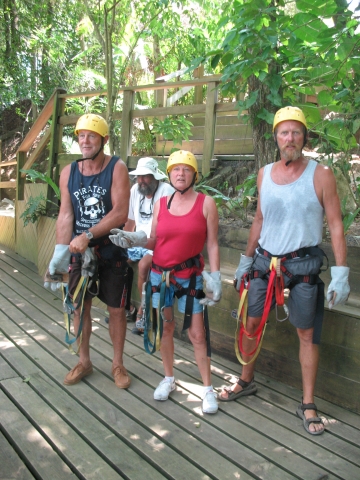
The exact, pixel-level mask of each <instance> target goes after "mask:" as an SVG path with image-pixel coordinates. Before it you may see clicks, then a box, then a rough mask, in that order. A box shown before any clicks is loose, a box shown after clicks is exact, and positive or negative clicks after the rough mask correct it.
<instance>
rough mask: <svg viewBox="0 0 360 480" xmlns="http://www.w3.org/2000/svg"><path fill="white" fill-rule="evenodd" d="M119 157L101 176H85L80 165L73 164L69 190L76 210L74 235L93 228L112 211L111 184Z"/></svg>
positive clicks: (114, 158)
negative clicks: (80, 169)
mask: <svg viewBox="0 0 360 480" xmlns="http://www.w3.org/2000/svg"><path fill="white" fill-rule="evenodd" d="M118 160H119V157H116V156H114V157H112V158H111V160H110V162H109V163H108V165H107V166H106V167H105V168H104V170H102V171H101V172H100V173H99V174H95V175H88V176H84V175H82V174H81V172H80V171H79V167H78V163H77V162H73V163H72V164H71V171H70V177H69V182H68V189H69V192H70V196H71V202H72V205H73V209H74V228H73V235H74V236H76V235H80V234H81V233H82V232H84V231H85V230H88V229H89V228H91V227H93V226H94V225H96V224H97V223H99V222H100V220H101V219H102V218H103V217H105V215H106V214H107V213H109V212H110V210H111V209H112V202H111V184H112V178H113V172H114V167H115V164H116V162H117V161H118Z"/></svg>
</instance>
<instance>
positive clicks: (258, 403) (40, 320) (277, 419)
mask: <svg viewBox="0 0 360 480" xmlns="http://www.w3.org/2000/svg"><path fill="white" fill-rule="evenodd" d="M14 265H17V263H16V264H14ZM6 270H7V272H8V273H7V275H9V278H6V279H4V280H5V286H8V285H9V286H10V287H11V286H13V287H12V288H14V289H15V290H14V292H15V293H16V294H15V295H14V293H10V292H8V291H6V289H5V286H4V289H3V288H2V287H1V288H0V292H1V295H5V296H6V297H9V298H11V301H12V302H13V304H14V305H16V307H14V308H11V309H10V308H9V307H7V306H6V304H4V303H2V305H1V306H0V308H1V311H5V312H6V313H7V314H8V315H9V318H11V319H14V321H16V322H17V323H18V325H19V326H21V328H22V329H26V330H27V331H28V332H29V334H30V335H31V337H33V338H34V339H35V340H37V341H38V342H39V343H40V344H41V345H44V346H45V347H47V348H48V351H49V352H51V353H52V354H53V353H54V352H56V349H54V348H53V345H50V344H49V343H48V340H47V337H48V335H47V334H46V333H45V332H44V327H45V328H46V331H48V332H49V335H51V338H56V337H57V334H56V330H55V329H58V328H59V327H58V326H56V325H54V320H55V319H56V318H55V315H54V313H51V310H53V311H54V305H53V304H51V303H50V304H49V307H48V308H50V307H51V309H50V310H49V312H48V313H49V316H48V320H46V317H45V316H41V315H39V313H36V315H35V318H36V319H37V324H33V325H31V324H30V323H29V324H28V325H27V324H26V321H27V320H26V318H24V316H23V314H22V312H26V313H27V314H28V313H29V301H31V304H32V305H33V307H34V308H35V307H36V311H37V312H38V311H39V310H38V309H39V306H40V307H41V308H44V307H43V306H44V305H45V299H46V298H47V297H49V298H52V295H51V293H50V292H46V291H45V290H43V289H41V288H39V284H40V279H39V284H38V283H37V282H33V283H32V284H31V285H30V286H31V292H33V294H29V293H27V294H26V290H27V288H26V287H27V284H28V283H29V282H28V280H27V279H26V278H24V283H23V285H24V292H23V295H24V296H23V297H22V298H21V297H19V294H20V293H22V292H21V288H19V283H18V281H17V282H16V280H18V279H21V277H20V276H19V273H16V274H15V273H13V270H14V268H11V267H10V266H9V267H8V268H7V269H6ZM10 276H11V277H12V278H13V279H14V283H13V284H12V282H11V281H10V280H11V279H10ZM34 283H35V284H34ZM36 285H37V286H36ZM35 286H36V288H37V289H38V292H40V291H43V292H44V295H43V298H36V297H35V294H36V292H37V290H36V289H35ZM45 293H46V294H45ZM24 302H27V303H24ZM53 303H54V302H53ZM19 305H22V307H20V309H19V307H18V306H19ZM58 308H59V314H60V309H61V305H60V302H59V305H58ZM19 313H20V315H19ZM180 320H181V319H180ZM48 322H50V324H49V323H48ZM1 325H2V328H3V327H4V322H3V321H2V320H1ZM61 331H62V329H61ZM14 335H16V336H18V333H16V331H15V332H14ZM59 338H60V342H61V338H62V334H61V335H60V337H59ZM19 342H20V343H19V348H25V349H27V348H28V341H22V339H20V340H19ZM129 342H131V343H130V344H129ZM141 343H142V339H141V338H140V337H137V336H131V335H130V338H128V340H127V346H126V352H127V353H126V359H125V364H126V365H127V366H128V369H129V371H130V373H131V375H132V376H133V378H134V379H137V380H138V382H136V381H135V380H134V381H133V385H132V387H131V389H130V391H129V393H130V394H131V395H133V394H134V395H135V396H136V398H138V399H139V402H141V404H143V403H144V402H148V404H149V406H151V408H153V404H154V402H153V400H152V389H153V388H154V386H156V384H157V382H158V381H159V378H161V376H162V365H161V362H160V359H159V356H158V355H156V356H154V357H150V356H148V355H144V354H143V353H142V345H141ZM136 345H138V347H139V348H138V349H136V348H135V347H136ZM92 348H93V349H94V356H93V361H94V364H95V365H96V368H97V369H98V368H99V369H100V370H99V371H101V372H102V374H103V376H102V377H100V378H102V379H104V381H105V382H106V380H105V377H106V376H108V377H109V376H110V375H109V373H107V372H108V369H109V363H110V362H111V347H110V346H109V344H108V340H107V331H106V328H104V325H101V324H98V325H97V328H96V330H95V331H94V334H93V340H92ZM62 350H63V349H62ZM5 351H7V352H8V353H9V354H10V353H11V352H13V351H14V349H6V350H5ZM96 352H98V353H96ZM27 353H28V356H29V358H32V357H37V356H38V353H37V351H33V352H32V351H30V350H29V351H28V352H27ZM56 355H57V356H58V357H59V355H61V350H60V351H59V352H58V353H57V354H56ZM104 355H105V356H106V358H107V360H106V361H105V360H104ZM59 358H60V357H59ZM61 358H62V359H65V363H67V362H68V360H66V357H65V356H62V357H61ZM139 362H140V363H142V365H143V367H141V366H139ZM22 363H23V362H21V361H20V360H19V362H18V368H19V365H21V364H22ZM212 363H213V372H214V379H213V383H214V385H215V386H217V387H218V386H220V385H221V384H223V383H224V379H225V378H226V379H228V380H231V379H232V375H236V374H237V373H238V371H239V366H237V365H236V364H230V363H229V362H228V363H227V362H226V360H224V359H221V362H219V361H216V362H215V361H214V358H213V362H212ZM229 365H230V366H229ZM98 366H99V367H98ZM52 371H53V365H50V364H49V373H50V374H51V372H52ZM54 375H55V373H54ZM256 375H257V382H258V377H259V378H260V381H259V393H258V394H257V395H256V396H255V397H252V398H248V399H241V400H240V401H239V402H233V403H231V404H221V405H220V411H223V412H224V413H225V414H226V418H225V419H224V418H220V419H219V425H215V427H216V429H217V430H216V432H215V431H214V432H211V431H210V430H204V429H206V428H207V426H208V425H209V423H211V425H212V426H213V427H214V421H216V420H217V417H218V415H216V416H215V417H216V418H213V417H212V418H210V419H208V418H205V419H201V421H200V423H201V425H200V427H199V428H197V429H196V435H197V434H198V436H199V437H198V438H199V440H200V441H201V442H202V441H203V439H204V438H206V441H208V438H211V439H214V442H216V441H218V442H221V447H220V448H221V449H223V451H224V452H228V455H229V456H230V457H231V458H234V457H233V455H232V453H231V452H232V451H233V450H232V449H234V451H235V452H236V451H239V450H241V451H242V452H243V448H244V446H245V447H246V448H247V447H249V446H250V447H251V448H254V449H255V451H256V452H266V455H265V456H266V458H269V456H270V455H271V454H273V458H272V459H270V461H271V462H274V461H275V463H276V464H278V462H279V452H281V460H280V462H281V467H282V468H285V470H286V468H287V465H291V466H292V468H293V470H289V471H294V472H295V474H296V475H297V473H296V472H299V471H301V472H306V473H305V474H304V476H303V477H302V478H319V477H320V475H325V474H327V473H328V472H329V478H334V475H336V476H337V477H338V478H339V476H340V478H357V477H356V475H357V474H358V471H357V470H356V469H355V470H352V472H350V470H349V468H350V467H349V465H348V463H347V462H352V463H353V464H354V465H355V466H358V465H359V458H360V456H359V448H358V446H357V445H358V442H357V441H356V438H359V429H358V430H356V429H355V428H354V425H356V421H357V422H358V424H359V426H360V422H359V418H360V417H359V416H355V415H354V414H351V412H346V411H345V412H344V411H343V410H341V414H342V415H344V418H345V416H346V415H349V418H348V419H347V421H348V425H343V424H342V422H339V420H338V417H337V416H336V415H334V416H333V417H329V418H328V419H327V420H328V424H327V430H328V431H327V432H326V434H325V435H324V436H322V437H321V439H320V445H318V443H319V439H314V438H313V437H309V436H308V435H307V434H306V433H305V431H304V430H303V428H302V426H301V421H300V420H299V419H297V418H296V416H295V415H294V410H295V408H296V405H297V403H298V402H299V400H300V398H301V392H300V391H298V390H297V391H295V390H292V389H289V388H288V387H285V386H283V387H282V388H283V391H282V392H281V393H280V394H277V393H276V392H277V389H276V385H278V384H277V383H276V382H271V381H269V378H268V377H262V376H261V375H260V374H259V373H258V372H257V374H256ZM198 376H199V374H198V371H197V368H196V366H195V365H194V362H193V353H192V350H191V349H190V348H188V347H187V345H185V346H182V347H180V346H179V343H178V342H176V378H177V379H180V380H178V385H179V388H178V391H177V392H176V397H172V400H171V402H166V404H163V403H160V404H159V403H157V402H155V408H156V409H157V410H158V412H161V413H166V416H168V418H175V417H174V415H173V410H176V412H177V414H178V415H180V413H179V412H178V410H179V408H180V409H183V408H185V409H189V411H188V413H189V412H193V414H194V415H196V410H197V408H198V405H199V380H198ZM55 377H56V375H55ZM59 377H60V378H61V375H59ZM97 378H99V377H97ZM93 379H95V380H96V377H95V375H94V376H92V377H89V383H90V384H91V385H93V384H92V381H93ZM60 381H61V380H60ZM82 383H85V382H82ZM225 383H227V382H225ZM144 384H145V386H146V385H147V388H145V390H144ZM76 388H77V387H76ZM135 389H138V390H137V391H136V393H134V391H133V390H135ZM97 390H98V391H101V392H105V391H106V392H107V391H108V388H107V387H106V385H105V384H104V385H102V384H99V385H98V386H97ZM178 392H179V393H180V395H178ZM114 395H115V396H116V397H118V395H119V393H118V391H117V392H116V393H114ZM126 398H128V397H126ZM130 401H131V400H129V402H130ZM123 402H124V400H123V399H121V400H119V404H120V405H121V406H123V405H124V403H123ZM316 402H317V403H319V402H318V399H316ZM168 404H170V406H172V410H168V408H169V405H168ZM320 404H321V403H320ZM126 405H127V404H126ZM191 405H194V407H193V408H191V407H190V408H189V406H191ZM236 405H241V406H242V408H243V410H242V411H241V412H239V414H238V415H235V413H234V409H236V408H237V407H236ZM322 405H325V403H324V402H323V403H322ZM265 407H266V412H264V408H265ZM335 407H336V406H333V405H331V404H329V403H327V404H326V409H325V410H323V409H322V410H321V412H325V415H326V411H327V409H329V410H328V411H329V412H331V411H335V410H334V409H335ZM142 408H143V407H142ZM248 409H250V412H252V413H250V417H249V411H248ZM127 411H128V410H127ZM254 411H255V412H256V415H254ZM338 411H339V409H338ZM219 413H220V412H219ZM129 414H130V411H129ZM133 415H134V413H133ZM143 415H144V418H149V414H148V413H147V412H143ZM228 415H229V416H230V418H228V417H227V416H228ZM257 415H260V418H258V417H257ZM263 416H264V418H265V420H264V418H262V417H263ZM248 417H249V418H248ZM136 418H137V417H136ZM186 418H187V417H185V420H184V417H183V416H180V417H179V418H178V419H176V422H175V423H176V425H180V426H181V427H182V426H183V424H184V425H185V426H186V425H187V423H186ZM196 418H197V419H198V418H199V417H196ZM227 420H228V423H227ZM195 421H197V420H195ZM204 422H205V424H204ZM237 422H238V423H237ZM269 422H270V423H269ZM244 424H245V425H244ZM163 425H164V424H163V423H161V427H160V428H161V429H162V431H163V430H166V432H167V431H168V429H166V428H165V429H164V428H162V427H163ZM279 426H280V427H281V428H285V430H289V431H287V432H285V434H284V432H283V431H282V430H281V428H280V427H279ZM246 427H247V428H248V429H249V432H247V430H246ZM191 428H192V430H194V426H193V423H192V424H191V423H190V424H189V431H191ZM218 430H220V432H222V433H223V434H224V436H225V437H226V438H227V441H228V442H230V444H228V445H227V444H224V446H223V445H222V438H221V435H219V431H218ZM239 431H241V432H242V435H243V438H244V439H245V440H244V442H245V445H244V442H243V443H240V444H237V445H236V447H235V446H234V444H233V442H234V441H236V442H238V436H239V435H238V432H239ZM290 431H292V432H293V434H295V435H296V437H295V438H291V435H290V433H289V432H290ZM253 432H255V433H253ZM264 432H266V434H265V438H263V437H264ZM255 434H256V435H255ZM252 435H253V436H252ZM254 435H255V436H257V438H255V437H254ZM269 437H270V438H269ZM339 437H340V438H341V441H338V438H339ZM219 439H221V440H219ZM166 440H167V438H166ZM240 441H241V440H240ZM270 441H274V442H275V443H276V444H274V445H273V446H271V444H270V443H269V442H270ZM264 442H266V443H264ZM302 442H306V444H305V445H302ZM348 442H350V443H348ZM189 443H190V442H189ZM354 445H356V447H354ZM214 448H215V450H216V451H217V450H218V446H217V445H216V446H215V447H214ZM288 450H289V451H288ZM268 451H271V452H272V453H271V454H269V453H268ZM309 451H310V452H311V456H309V457H308V452H309ZM229 452H230V453H229ZM223 454H224V453H223ZM335 454H336V455H338V457H337V458H336V459H334V458H333V455H335ZM224 455H225V456H226V453H225V454H224ZM246 455H247V453H246ZM293 455H295V456H293ZM326 455H329V468H328V469H327V467H326V466H324V465H325V462H326V460H324V458H325V457H326ZM235 456H236V453H235ZM297 456H298V457H299V458H298V457H297ZM305 457H308V458H309V459H310V460H307V459H306V458H305ZM246 458H247V460H244V462H245V467H246V468H251V463H248V462H249V459H248V457H246ZM297 458H298V460H297ZM344 459H346V461H345V463H342V462H344ZM304 461H305V463H304ZM284 462H285V463H284ZM306 462H309V464H307V463H306ZM258 463H259V462H258ZM253 465H255V464H253ZM243 467H244V464H243ZM324 469H325V470H324ZM227 471H228V469H227ZM251 471H254V472H255V470H251ZM342 471H343V472H345V473H344V475H350V476H348V477H346V476H345V477H344V476H343V477H341V473H340V472H342ZM274 472H275V471H274V470H270V473H269V474H268V475H269V476H271V475H275V473H274ZM333 472H335V474H334V473H333ZM217 478H221V477H217ZM267 478H269V477H268V476H267ZM279 478H281V476H280V477H279Z"/></svg>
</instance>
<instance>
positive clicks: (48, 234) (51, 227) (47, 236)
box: [37, 217, 56, 277]
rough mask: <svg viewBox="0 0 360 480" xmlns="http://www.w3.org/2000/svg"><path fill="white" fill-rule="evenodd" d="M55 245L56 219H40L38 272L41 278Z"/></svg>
mask: <svg viewBox="0 0 360 480" xmlns="http://www.w3.org/2000/svg"><path fill="white" fill-rule="evenodd" d="M55 244H56V218H51V217H41V219H40V220H39V222H38V250H39V252H41V254H40V255H39V257H38V263H37V266H38V272H39V275H40V276H41V277H43V276H44V275H45V272H46V270H47V268H48V265H49V262H50V260H51V258H52V256H53V253H54V248H55Z"/></svg>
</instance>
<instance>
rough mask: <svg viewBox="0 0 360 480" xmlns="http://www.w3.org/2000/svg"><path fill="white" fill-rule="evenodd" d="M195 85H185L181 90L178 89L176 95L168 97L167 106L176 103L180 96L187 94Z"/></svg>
mask: <svg viewBox="0 0 360 480" xmlns="http://www.w3.org/2000/svg"><path fill="white" fill-rule="evenodd" d="M192 88H193V87H183V88H181V89H180V90H178V91H177V92H176V93H174V95H171V97H168V98H167V100H166V106H167V107H171V106H172V105H174V103H175V102H177V101H178V100H179V99H180V98H182V97H183V96H185V95H186V94H187V93H189V92H190V90H192Z"/></svg>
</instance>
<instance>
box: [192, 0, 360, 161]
mask: <svg viewBox="0 0 360 480" xmlns="http://www.w3.org/2000/svg"><path fill="white" fill-rule="evenodd" d="M291 4H292V5H293V6H294V7H295V8H290V7H291ZM291 4H288V3H284V2H282V1H278V2H276V1H274V0H251V1H250V0H242V1H233V2H232V1H231V2H228V3H227V4H225V5H224V9H223V13H222V15H221V16H220V19H219V22H218V31H222V32H224V33H223V41H222V43H221V47H220V48H217V49H216V50H212V51H209V52H208V53H207V54H206V55H205V56H203V57H202V58H201V57H199V58H197V59H195V60H194V61H193V65H194V66H195V65H198V64H199V63H205V62H206V61H207V60H209V62H210V65H211V67H212V68H213V69H215V68H216V69H219V70H220V71H221V72H222V74H223V76H222V80H223V85H222V89H223V92H224V93H225V94H231V93H236V92H237V93H239V92H243V93H244V94H245V98H244V99H243V100H241V101H239V102H238V108H239V113H241V112H242V111H253V112H255V114H254V116H250V119H251V121H252V122H253V125H255V126H256V125H257V124H258V123H259V122H263V121H265V122H266V123H267V124H271V123H272V121H273V112H274V111H275V110H277V109H278V108H280V107H281V106H283V105H289V104H295V105H298V106H301V107H302V108H304V109H305V112H306V115H307V120H308V123H309V127H310V128H311V130H313V131H314V132H315V133H317V134H318V135H319V137H320V140H319V146H320V147H321V149H322V151H325V152H329V151H334V152H341V151H348V150H349V149H352V148H356V146H357V144H356V141H355V138H354V133H355V132H356V131H357V130H358V128H359V125H360V114H359V112H360V109H359V106H360V86H359V79H360V64H359V53H360V32H359V21H358V18H357V17H355V16H354V15H353V14H352V12H351V11H349V10H348V9H347V8H346V2H338V1H336V0H329V1H326V2H324V1H323V0H313V1H311V2H308V1H306V0H296V1H295V2H291ZM330 19H335V20H334V24H333V25H332V26H331V25H330V26H329V20H330ZM251 78H256V79H257V81H259V82H260V84H261V85H263V86H264V87H265V90H263V91H260V90H259V89H254V90H249V88H248V85H249V81H250V80H251ZM264 91H265V92H266V96H265V97H264V96H263V92H264ZM318 92H319V97H318V98H319V107H316V106H314V105H312V104H305V105H304V104H303V102H302V101H301V99H302V97H303V96H304V95H314V94H316V93H318ZM255 107H256V108H255ZM323 112H332V114H331V115H327V116H326V117H325V118H324V114H323Z"/></svg>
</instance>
